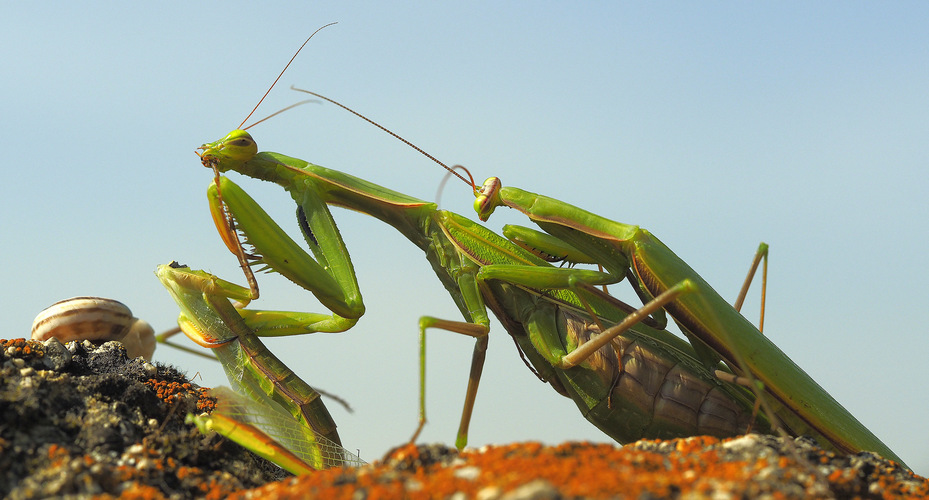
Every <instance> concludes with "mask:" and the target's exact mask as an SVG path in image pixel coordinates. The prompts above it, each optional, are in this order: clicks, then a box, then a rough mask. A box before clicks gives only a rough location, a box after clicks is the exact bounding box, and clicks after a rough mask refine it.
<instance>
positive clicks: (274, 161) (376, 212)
mask: <svg viewBox="0 0 929 500" xmlns="http://www.w3.org/2000/svg"><path fill="white" fill-rule="evenodd" d="M202 149H203V151H204V152H203V154H202V158H203V163H204V165H206V166H209V167H211V168H214V169H216V170H217V172H225V171H228V170H235V171H237V172H239V173H242V174H244V175H246V176H250V177H254V178H259V179H263V180H268V181H272V182H275V183H277V184H279V185H281V186H282V187H284V188H285V189H286V190H287V191H288V192H290V194H291V196H292V197H293V198H294V200H295V201H296V202H297V204H298V219H299V220H301V227H302V229H303V231H304V234H305V236H306V239H307V244H308V245H309V246H310V249H311V250H312V251H313V252H314V254H315V255H316V259H317V260H314V259H313V258H312V257H311V256H309V255H308V254H307V253H306V252H304V251H302V250H301V249H300V248H299V246H298V245H297V244H296V243H295V242H293V241H292V240H291V239H290V238H289V237H287V236H286V234H284V233H283V231H282V230H281V229H280V228H279V227H278V226H277V224H276V223H274V222H273V220H271V219H270V217H268V216H267V214H265V213H264V211H263V210H261V208H260V207H259V206H258V205H257V204H256V203H255V202H254V201H253V200H251V198H250V197H248V196H247V195H246V194H245V193H244V191H242V190H241V189H240V188H238V187H237V186H236V185H235V184H234V183H232V181H230V180H229V179H227V178H225V177H222V176H217V182H216V183H215V184H214V185H212V186H211V187H210V190H209V193H210V200H211V206H212V207H213V211H214V214H218V216H217V217H216V219H217V226H218V227H219V228H220V231H221V233H223V234H225V236H224V238H225V239H226V240H227V243H229V244H230V248H231V249H233V250H234V251H235V248H234V247H235V245H234V244H233V243H232V240H233V239H235V238H236V236H235V234H234V230H233V229H232V227H231V226H230V225H228V224H227V223H226V220H227V219H226V216H225V215H224V214H225V213H226V210H228V214H229V216H230V217H232V218H234V220H235V221H237V222H238V226H237V229H238V230H239V231H241V232H242V233H243V234H244V235H245V236H246V238H247V240H248V242H249V243H251V245H252V246H254V247H255V248H256V249H257V250H258V253H259V254H260V262H262V263H264V264H265V265H267V266H268V267H270V268H272V269H274V270H275V271H278V272H280V273H281V274H283V275H284V276H286V277H288V278H289V279H291V280H292V281H294V282H295V283H298V284H301V285H302V286H304V287H305V288H307V289H309V290H311V291H312V292H313V293H314V294H315V295H316V296H317V297H318V298H319V299H320V301H321V302H322V303H323V304H325V305H326V307H330V308H331V310H332V311H333V312H334V314H333V315H332V316H323V317H324V318H325V319H326V320H325V321H317V322H310V323H307V324H306V325H305V326H304V327H303V328H302V330H303V331H304V332H311V331H321V330H325V331H336V330H337V329H344V328H345V327H347V326H351V324H353V322H354V320H355V319H357V317H358V316H359V315H360V311H363V306H361V303H360V301H359V302H357V303H356V304H355V306H354V308H347V307H345V305H346V303H347V301H346V300H345V297H347V296H352V297H354V296H357V285H356V282H355V279H354V275H353V273H352V271H351V269H352V266H351V262H350V259H349V258H348V255H347V251H346V250H345V247H344V244H342V242H341V237H340V236H339V233H338V232H337V231H336V230H335V224H334V221H333V219H332V216H331V214H330V213H329V210H328V207H327V205H338V206H343V207H347V208H351V209H353V210H357V211H361V212H364V213H368V214H370V215H373V216H375V217H377V218H379V219H381V220H382V221H384V222H387V223H388V224H390V225H391V226H393V227H395V228H396V229H397V230H399V231H400V232H401V233H403V234H404V235H405V236H407V238H408V239H410V240H411V241H413V242H414V243H415V244H416V245H417V246H419V247H420V248H421V249H423V250H424V251H425V252H426V256H427V259H428V260H429V261H430V263H431V264H432V266H433V269H434V270H435V271H436V274H437V276H438V277H439V278H440V280H441V281H442V282H443V284H444V285H445V287H446V289H447V290H448V291H449V292H450V294H451V296H452V297H453V299H454V300H455V302H456V303H457V305H458V306H459V309H461V311H462V314H463V315H464V317H465V319H466V320H467V321H465V322H459V321H448V320H440V319H437V318H431V317H423V319H422V320H421V322H420V328H421V336H423V335H424V333H423V332H424V331H425V329H426V328H428V327H440V328H444V329H448V330H452V331H456V332H458V333H463V334H467V335H472V336H475V337H477V338H478V341H477V344H476V346H475V353H474V358H473V362H472V373H471V384H470V385H469V390H468V394H467V396H466V403H465V410H464V412H463V417H462V424H461V428H460V431H459V438H458V444H459V445H463V444H464V442H465V440H466V436H467V427H468V420H469V418H470V411H471V405H472V404H473V400H474V397H475V395H476V391H477V383H478V381H479V376H480V371H481V367H482V363H483V354H484V350H485V349H486V335H487V332H488V329H489V327H488V320H487V314H486V309H485V308H486V307H490V308H491V310H492V311H493V312H494V313H495V314H496V315H497V316H498V317H499V318H500V319H501V321H502V322H503V323H504V325H505V326H506V328H507V330H508V332H509V333H510V334H511V335H513V337H514V338H515V339H516V340H517V342H518V343H519V345H520V347H521V348H522V350H523V352H525V354H526V356H527V357H528V359H529V361H530V362H531V363H532V364H533V366H535V368H536V370H537V371H538V372H540V374H541V376H542V378H544V379H546V380H548V381H550V382H552V385H553V387H555V388H556V390H559V392H562V393H563V394H566V395H569V396H571V397H572V398H573V399H574V400H575V402H576V403H577V404H578V406H579V407H580V408H581V410H582V412H583V413H584V415H585V416H586V417H588V418H589V419H591V420H592V421H593V422H594V423H595V425H598V427H600V428H601V429H603V430H605V431H606V432H607V433H608V434H609V435H611V436H613V437H615V438H616V439H617V440H619V441H628V440H630V439H635V438H639V437H646V436H655V437H658V436H661V437H667V436H673V435H690V434H695V433H710V434H716V435H731V434H735V433H738V432H741V431H743V430H744V429H745V426H746V424H747V423H748V422H749V421H750V420H751V415H750V413H751V410H750V407H751V404H752V402H753V397H752V396H751V395H750V394H749V393H748V392H747V391H745V390H744V389H743V388H741V387H737V386H735V385H732V384H729V383H727V382H723V381H721V380H719V379H718V378H717V377H715V376H714V373H713V369H715V368H717V367H716V366H714V364H715V363H713V362H707V361H706V360H705V357H706V355H705V354H701V355H698V353H697V352H696V350H695V349H694V348H693V347H692V346H691V345H690V344H687V343H686V342H684V341H683V340H681V339H678V338H676V337H674V336H673V335H671V334H669V333H667V332H665V331H664V330H661V329H655V328H651V327H648V326H646V325H644V324H642V323H639V322H640V321H642V320H643V317H644V315H646V314H648V313H649V312H648V310H647V311H640V312H636V313H631V309H630V308H628V307H627V306H624V305H620V304H621V303H619V302H618V301H616V300H615V299H613V298H612V297H610V296H609V295H607V294H605V293H603V292H599V291H597V290H595V289H594V288H593V285H598V284H603V283H613V282H616V281H618V278H617V276H622V274H616V273H615V272H613V273H612V274H607V273H598V272H595V271H586V270H580V269H561V268H555V267H553V266H551V265H550V264H548V263H547V262H545V261H544V260H542V259H541V258H539V257H538V256H536V255H535V254H533V253H532V252H528V251H526V250H524V249H522V248H521V247H518V246H517V245H515V244H513V243H511V242H509V241H508V240H506V239H504V238H502V237H500V236H498V235H496V234H494V233H493V232H491V231H489V230H487V229H486V228H483V227H482V226H480V225H478V224H476V223H473V222H471V221H469V220H468V219H466V218H463V217H461V216H458V215H455V214H453V213H450V212H445V211H438V210H436V209H435V206H434V204H431V203H428V202H425V201H422V200H418V199H415V198H411V197H409V196H406V195H402V194H399V193H396V192H393V191H390V190H387V189H385V188H382V187H380V186H377V185H374V184H372V183H369V182H367V181H364V180H361V179H358V178H356V177H352V176H349V175H347V174H344V173H341V172H337V171H334V170H329V169H325V168H323V167H319V166H316V165H312V164H309V163H307V162H304V161H302V160H299V159H296V158H290V157H287V156H284V155H280V154H277V153H258V152H257V150H258V149H257V145H256V144H255V141H254V140H253V139H252V138H251V136H250V135H249V134H248V133H247V132H245V131H242V130H236V131H233V132H232V133H230V134H229V135H227V136H226V137H224V138H223V139H221V140H219V141H216V142H214V143H209V144H205V145H204V146H203V147H202ZM224 207H225V208H224ZM563 239H566V240H568V239H567V238H563ZM236 241H237V240H236ZM568 241H569V242H570V240H568ZM571 243H572V245H573V246H574V247H575V248H578V247H580V248H582V249H583V252H584V253H588V254H590V255H593V256H594V260H595V261H597V262H601V261H603V260H604V257H603V256H602V255H600V254H598V253H596V252H588V250H587V247H586V246H583V245H581V244H578V243H576V242H571ZM581 243H586V242H581ZM324 245H329V249H323V246H324ZM605 267H606V268H607V269H608V270H609V271H615V269H614V268H615V266H612V267H611V266H605ZM688 269H689V268H688ZM694 276H696V275H695V274H694ZM703 287H704V284H703V282H702V280H699V277H696V280H695V281H688V280H680V281H679V282H678V283H676V284H674V285H672V286H669V287H668V289H669V290H668V291H666V292H667V293H662V294H655V295H656V299H655V301H652V302H649V304H648V307H649V308H650V309H649V310H652V311H653V310H655V309H656V308H659V307H662V306H664V305H665V304H666V303H668V302H669V301H670V302H672V303H673V302H674V301H675V297H677V296H678V295H680V294H682V293H683V295H682V296H683V297H687V296H691V295H692V296H697V297H698V300H700V297H701V296H702V290H703ZM693 288H696V289H697V290H698V292H697V293H689V294H688V293H684V292H686V291H687V290H691V289H693ZM677 300H679V299H677ZM667 307H669V308H670V309H671V310H672V313H673V312H674V309H673V307H672V306H667ZM726 307H730V306H728V305H727V306H726ZM706 312H707V315H708V317H709V318H710V320H711V321H722V320H719V319H717V316H716V315H715V314H713V311H712V310H709V311H706ZM739 317H741V316H739ZM623 320H627V322H628V323H632V324H636V323H638V324H636V325H635V326H634V327H633V329H632V330H624V329H625V328H626V326H621V327H618V328H611V329H609V333H610V334H615V335H619V334H621V333H622V334H623V337H622V338H621V339H619V340H615V341H612V342H610V341H607V344H605V345H603V346H601V347H599V348H595V349H593V351H594V352H595V353H596V354H594V355H591V354H585V355H584V356H586V357H581V359H580V360H579V361H578V362H579V363H580V365H579V366H572V363H573V362H574V361H571V360H570V359H569V358H573V356H570V354H571V352H573V351H575V350H577V349H575V348H576V347H579V346H580V345H583V344H585V343H586V340H588V338H589V337H590V336H593V335H596V334H598V333H600V332H601V331H602V330H603V328H608V327H609V326H610V325H612V324H614V323H622V322H623ZM290 323H292V322H288V324H290ZM281 333H282V334H288V335H289V334H294V333H297V332H296V331H293V330H291V329H289V328H288V329H286V331H283V332H281ZM600 337H603V338H608V335H600ZM698 345H700V344H698ZM639 349H641V350H642V351H643V352H645V353H646V354H643V355H641V356H640V357H638V358H636V356H635V355H630V352H636V351H637V350H639ZM625 356H629V358H630V359H633V360H634V361H635V363H644V364H643V365H642V367H641V371H637V370H636V369H634V368H631V367H630V366H633V367H634V366H635V365H634V364H633V365H629V364H628V363H627V362H626V358H625ZM656 357H657V358H660V359H662V360H664V363H661V362H652V360H651V358H656ZM646 358H648V359H646ZM610 359H612V360H614V361H612V362H611V361H610ZM643 359H644V360H645V361H643ZM620 360H622V362H620ZM727 361H730V360H729V359H727ZM730 364H735V362H732V361H730ZM620 367H621V368H620ZM659 367H663V368H659ZM643 376H647V377H654V378H655V379H656V380H658V383H657V386H649V388H650V389H651V390H652V391H653V392H649V389H643V388H642V387H634V385H635V384H633V383H632V382H635V381H638V380H640V379H641V378H642V377H643ZM690 382H694V383H693V384H692V385H689V384H690ZM763 382H764V383H765V384H768V382H767V381H764V380H763ZM654 387H657V388H658V390H657V391H655V390H654ZM624 391H625V392H624ZM636 391H638V392H636ZM687 391H693V394H695V395H696V396H693V398H692V399H687V401H686V402H682V401H680V400H678V399H676V398H679V397H680V396H679V394H680V393H682V392H687ZM636 398H639V399H638V400H636ZM682 399H686V398H682ZM719 401H722V403H719ZM786 403H787V404H786V405H785V407H787V408H788V410H787V412H785V411H784V408H779V409H778V410H777V411H778V415H779V416H780V415H781V414H782V413H784V414H786V415H787V417H788V418H785V420H787V424H788V428H789V429H790V430H791V431H792V432H793V433H814V434H815V435H816V436H817V437H820V438H822V439H823V440H824V441H825V443H826V444H832V445H834V446H836V447H837V448H838V449H845V447H844V445H843V444H842V443H844V442H845V441H840V442H839V443H834V442H833V441H832V439H831V438H830V436H833V435H835V434H836V432H834V431H831V430H830V429H821V428H817V427H816V426H811V425H808V423H807V422H805V421H803V419H794V418H789V417H790V412H791V411H793V410H790V409H789V404H790V403H791V402H790V400H788V401H787V402H786ZM687 405H691V406H692V410H693V411H691V412H689V413H688V411H689V410H688V411H684V412H680V413H678V412H679V411H680V408H681V406H687ZM717 408H724V410H723V411H717ZM665 411H667V412H668V413H667V414H665V413H662V412H665ZM701 421H703V422H712V423H711V424H709V425H702V426H701ZM720 422H721V423H720ZM714 425H715V427H714ZM759 426H760V427H761V428H762V429H764V428H765V427H766V426H767V423H766V422H765V421H764V419H760V421H759ZM841 432H843V431H839V434H841ZM859 449H874V450H876V451H878V452H880V453H882V454H885V455H887V456H891V457H894V456H893V455H892V453H891V452H890V450H888V449H886V447H876V446H875V447H871V448H865V447H862V448H859ZM894 458H896V457H894Z"/></svg>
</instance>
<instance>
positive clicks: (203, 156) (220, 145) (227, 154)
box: [197, 130, 258, 172]
mask: <svg viewBox="0 0 929 500" xmlns="http://www.w3.org/2000/svg"><path fill="white" fill-rule="evenodd" d="M197 150H198V151H203V152H202V153H197V155H199V156H200V162H201V163H203V166H204V167H207V168H212V169H214V170H218V171H220V172H225V171H227V170H236V169H237V168H238V167H239V166H240V165H242V164H243V163H245V162H247V161H248V160H251V159H252V157H254V156H255V155H256V154H258V144H257V143H255V139H252V136H251V134H249V133H248V132H246V131H244V130H233V131H232V132H229V134H228V135H226V137H223V138H222V139H220V140H218V141H216V142H209V143H207V144H204V145H202V146H200V147H199V148H197Z"/></svg>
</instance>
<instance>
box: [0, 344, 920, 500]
mask: <svg viewBox="0 0 929 500" xmlns="http://www.w3.org/2000/svg"><path fill="white" fill-rule="evenodd" d="M214 403H215V401H214V400H213V399H212V398H210V397H209V396H208V394H207V391H206V389H204V388H201V387H198V386H197V385H195V384H193V383H191V382H190V381H189V380H187V379H186V378H185V377H184V376H183V375H182V374H181V373H180V372H178V371H177V370H176V369H174V368H172V367H169V366H165V365H161V364H158V363H149V362H146V361H144V360H143V359H141V358H137V359H129V358H128V357H127V356H126V353H125V350H124V349H123V347H122V345H121V344H120V343H118V342H107V343H105V344H103V345H100V346H97V345H94V344H91V343H90V342H86V341H85V342H83V343H77V342H69V343H68V344H67V345H62V344H61V343H60V342H58V341H57V340H55V339H52V340H49V341H46V342H35V341H31V340H30V341H27V340H24V339H15V340H0V496H3V497H5V498H12V499H20V498H48V497H69V498H90V497H94V498H116V497H119V498H147V499H148V498H151V499H158V498H227V497H233V498H308V497H315V498H346V499H349V498H350V499H380V498H454V499H464V498H480V499H485V500H491V499H507V500H517V499H560V498H703V497H714V498H716V497H719V498H757V497H767V498H924V497H927V496H929V481H927V480H926V479H925V478H922V477H920V476H917V475H915V474H913V473H912V472H910V471H909V470H907V469H905V468H904V467H902V466H900V465H898V464H896V463H894V462H891V461H888V460H885V459H883V458H881V457H879V456H877V455H875V454H873V453H859V454H857V455H853V456H841V455H836V454H834V453H831V452H826V451H823V450H822V449H820V448H819V447H818V446H816V444H815V443H813V442H812V441H811V440H809V439H805V438H797V439H782V438H775V437H772V436H760V435H755V434H749V435H746V436H741V437H736V438H732V439H727V440H718V439H715V438H709V437H693V438H686V439H674V440H668V441H649V440H642V441H638V442H636V443H633V444H630V445H627V446H623V447H620V446H618V445H605V444H591V443H564V444H562V445H559V446H544V445H542V444H539V443H513V444H506V445H500V446H489V447H484V448H481V449H468V450H465V451H463V452H460V453H459V452H458V451H456V450H454V449H452V448H448V447H446V446H443V445H420V446H412V445H407V446H402V447H399V448H397V449H396V450H394V451H392V452H391V453H389V454H388V455H387V456H386V457H384V459H382V460H380V461H378V462H376V463H374V464H370V465H365V466H363V467H358V468H340V469H328V470H324V471H319V472H316V473H314V474H311V475H306V476H300V477H289V478H287V477H286V476H287V474H286V473H283V472H282V471H281V470H280V469H278V468H276V467H275V466H273V465H271V464H269V463H268V462H265V461H263V460H262V459H260V458H257V457H255V456H254V455H252V454H251V453H249V452H247V451H245V450H243V449H242V448H240V447H239V446H237V445H235V444H233V443H231V442H229V441H226V440H225V439H224V438H221V437H220V436H217V435H202V434H200V433H199V432H198V431H197V430H196V428H195V427H194V426H193V425H192V424H187V423H185V417H186V415H187V414H188V413H200V412H205V411H210V410H211V409H212V406H213V404H214Z"/></svg>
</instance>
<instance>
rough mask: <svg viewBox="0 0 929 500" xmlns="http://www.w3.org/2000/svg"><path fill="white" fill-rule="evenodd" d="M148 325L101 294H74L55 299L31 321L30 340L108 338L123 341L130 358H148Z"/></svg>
mask: <svg viewBox="0 0 929 500" xmlns="http://www.w3.org/2000/svg"><path fill="white" fill-rule="evenodd" d="M154 335H155V334H154V331H153V330H152V327H151V326H149V324H148V323H146V322H145V321H140V320H138V319H137V318H134V317H133V316H132V311H130V310H129V308H128V307H126V305H125V304H123V303H122V302H119V301H118V300H113V299H107V298H103V297H74V298H70V299H67V300H62V301H60V302H56V303H54V304H52V305H51V306H49V307H48V308H46V309H45V310H44V311H42V312H40V313H39V315H38V316H36V318H35V320H34V321H33V322H32V338H33V340H42V341H44V340H48V339H50V338H52V337H55V338H57V339H58V340H59V341H60V342H62V343H65V342H70V341H72V340H78V341H80V340H90V341H103V342H105V341H109V340H118V341H123V342H124V343H125V344H126V350H127V351H129V356H130V357H133V358H134V357H137V356H144V357H145V358H146V359H151V356H152V352H154V350H155V349H154V347H155V336H154Z"/></svg>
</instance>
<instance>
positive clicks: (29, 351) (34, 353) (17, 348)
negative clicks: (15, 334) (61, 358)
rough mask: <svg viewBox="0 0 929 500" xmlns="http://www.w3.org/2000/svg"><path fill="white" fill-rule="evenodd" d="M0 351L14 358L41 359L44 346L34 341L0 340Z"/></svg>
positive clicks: (43, 353) (21, 339)
mask: <svg viewBox="0 0 929 500" xmlns="http://www.w3.org/2000/svg"><path fill="white" fill-rule="evenodd" d="M0 350H3V351H6V352H7V355H8V356H10V357H14V358H31V357H36V358H41V357H43V356H45V346H44V345H42V343H41V342H37V341H35V340H27V339H23V338H19V339H9V340H3V339H0Z"/></svg>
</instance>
